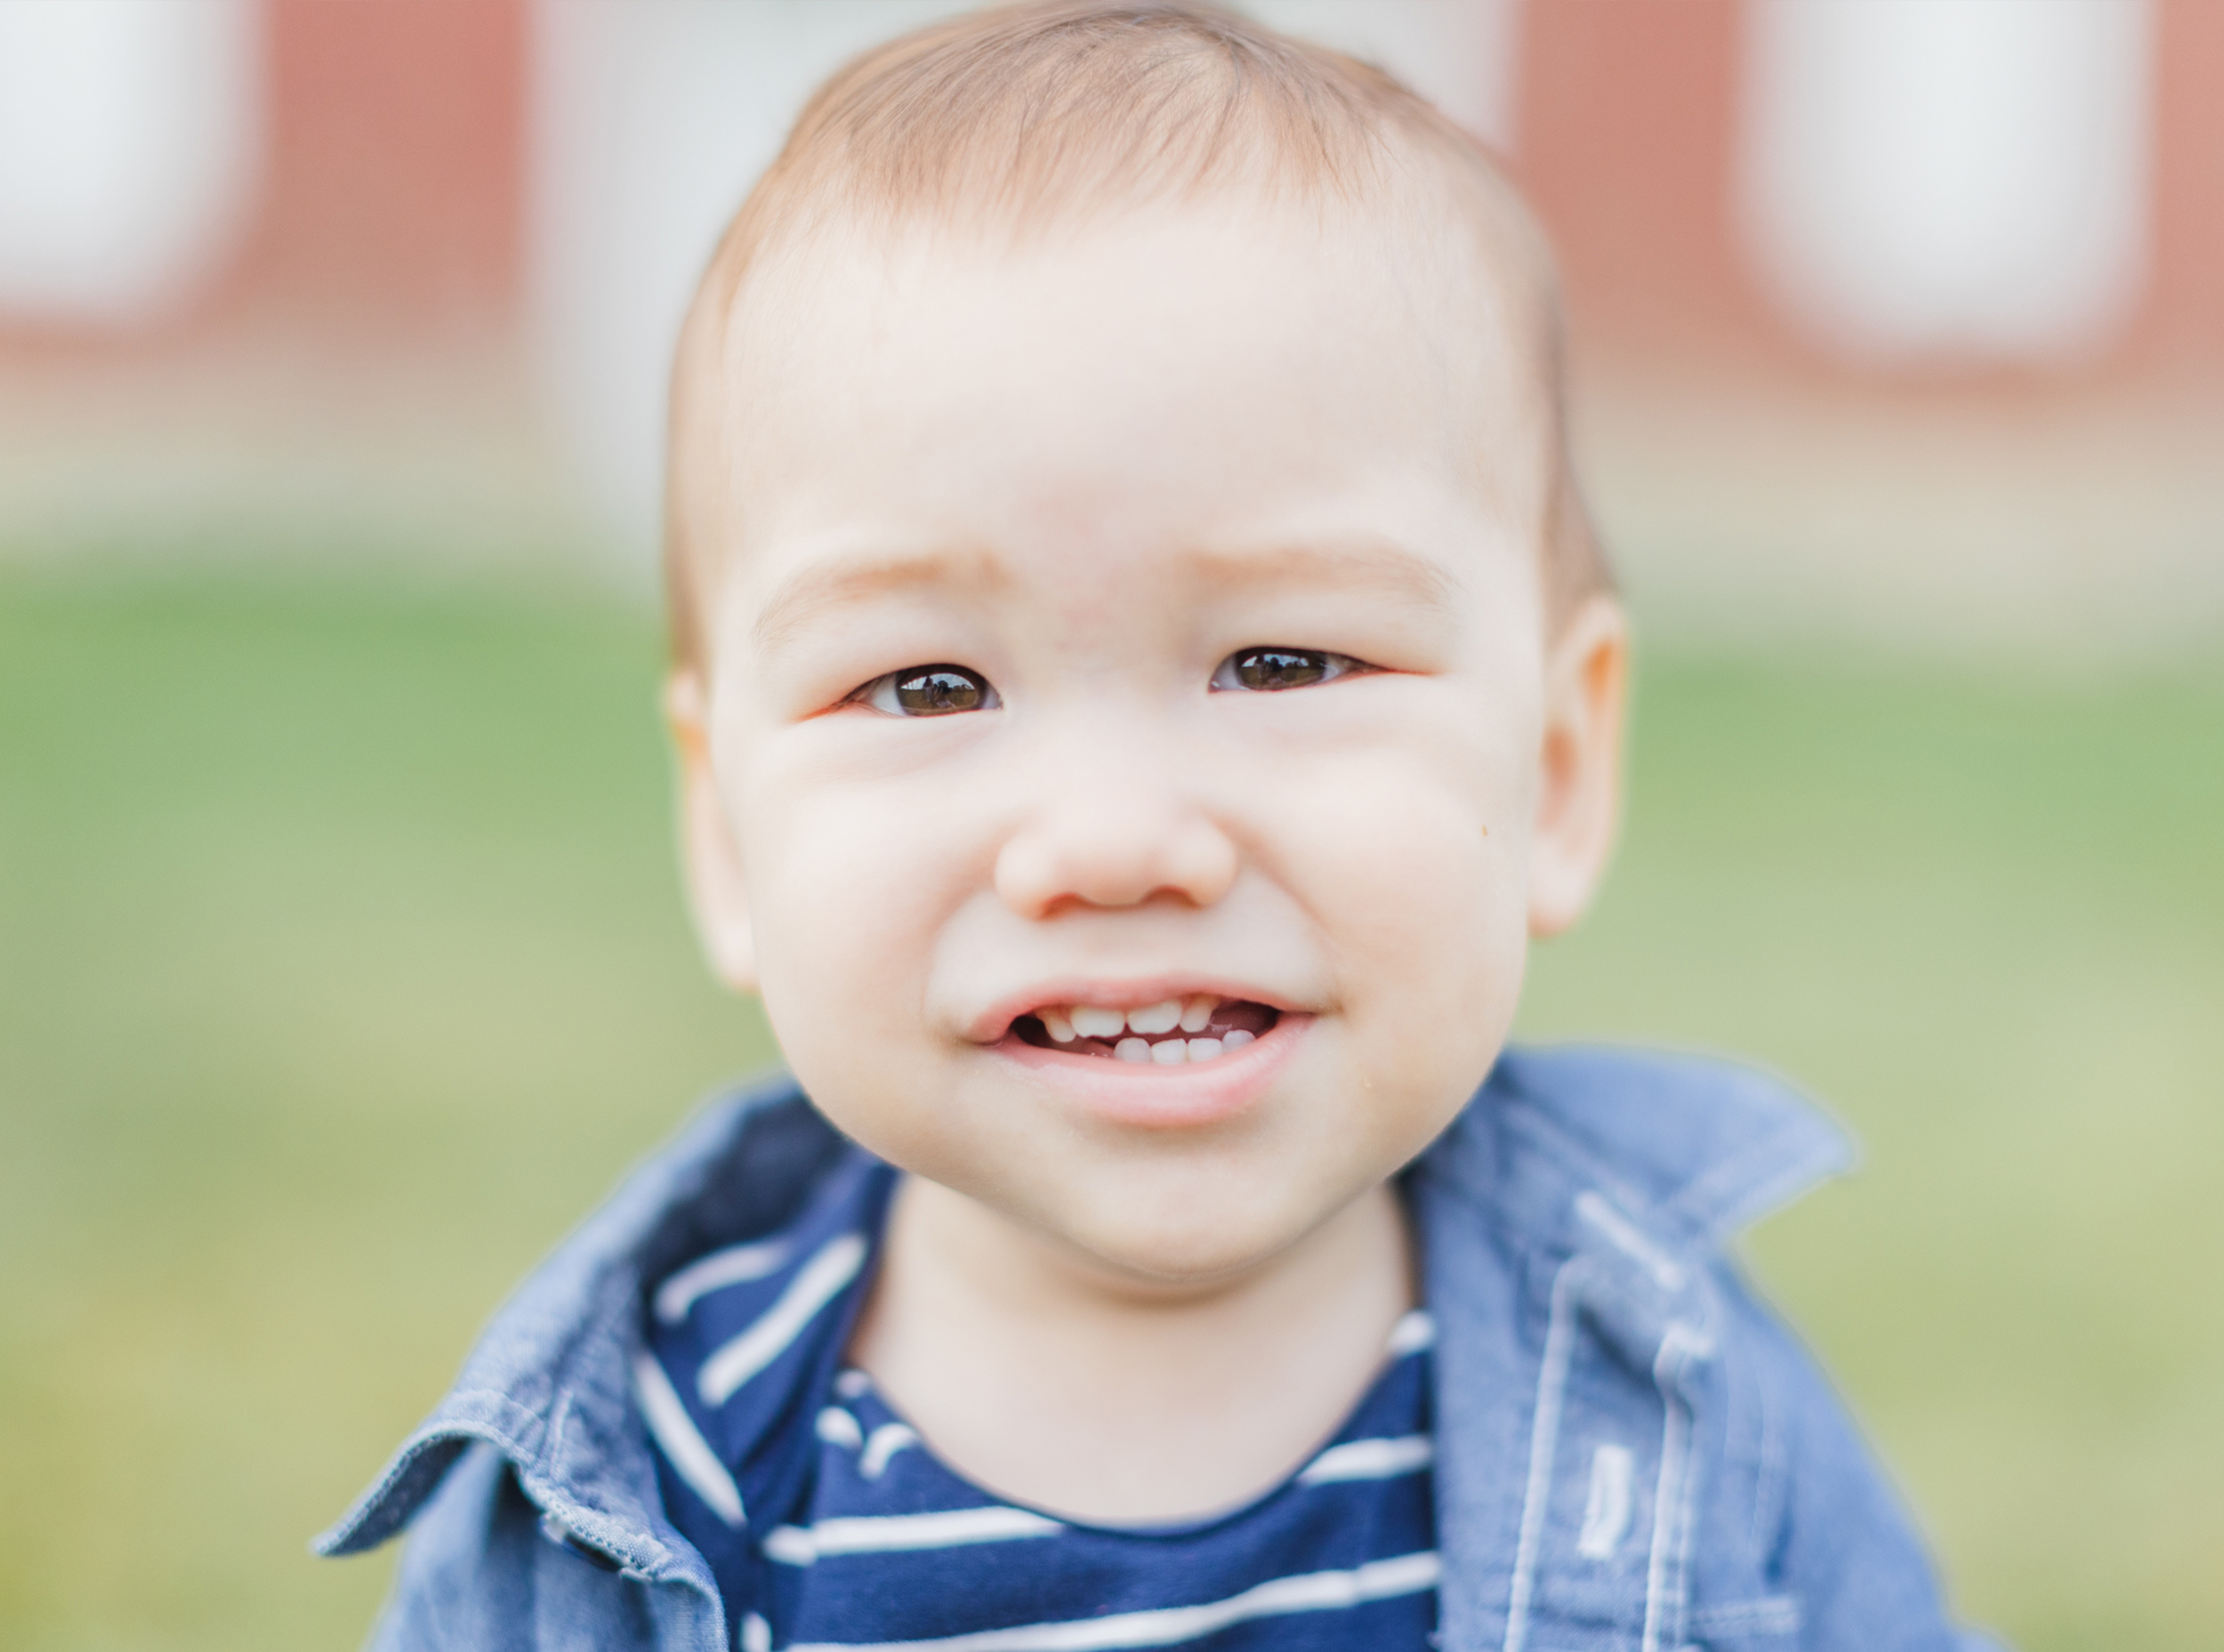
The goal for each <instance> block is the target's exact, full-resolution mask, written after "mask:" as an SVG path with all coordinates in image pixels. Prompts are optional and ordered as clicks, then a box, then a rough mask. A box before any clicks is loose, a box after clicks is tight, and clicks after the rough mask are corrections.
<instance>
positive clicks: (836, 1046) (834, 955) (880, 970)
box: [737, 765, 969, 1145]
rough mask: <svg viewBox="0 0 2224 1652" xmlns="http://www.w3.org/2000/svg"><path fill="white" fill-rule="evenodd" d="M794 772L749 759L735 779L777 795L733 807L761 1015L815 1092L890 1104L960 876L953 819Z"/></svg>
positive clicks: (826, 1099)
mask: <svg viewBox="0 0 2224 1652" xmlns="http://www.w3.org/2000/svg"><path fill="white" fill-rule="evenodd" d="M796 780H797V777H794V776H788V775H783V774H781V773H780V772H779V771H778V769H777V768H776V767H774V766H772V765H759V766H758V767H757V768H756V769H755V770H753V771H752V772H750V773H749V774H748V775H747V778H746V781H745V790H746V791H747V792H753V794H754V795H755V796H756V797H757V798H759V799H761V800H770V799H781V800H785V801H783V802H781V803H780V804H779V805H778V806H766V807H761V808H757V809H753V810H749V809H744V810H737V818H739V819H740V820H742V821H743V822H744V823H745V824H744V828H743V832H742V834H741V838H742V854H743V863H744V866H745V868H746V869H747V878H748V882H749V913H750V922H751V929H752V931H753V940H754V943H755V947H756V953H757V968H758V977H759V981H760V991H761V995H762V997H763V1000H764V1006H765V1013H766V1017H767V1019H770V1022H771V1024H772V1029H773V1032H774V1035H775V1036H777V1037H778V1040H779V1044H780V1050H781V1053H782V1054H783V1055H784V1056H785V1057H786V1060H787V1062H788V1064H789V1066H790V1067H791V1068H793V1069H794V1072H795V1075H796V1076H797V1078H798V1079H800V1080H801V1081H802V1084H803V1085H804V1088H805V1089H806V1090H807V1091H809V1092H810V1093H811V1094H812V1096H813V1097H814V1098H817V1099H819V1100H821V1101H822V1102H823V1103H825V1104H826V1105H827V1106H829V1108H837V1109H838V1108H840V1107H841V1104H842V1100H843V1099H844V1098H848V1097H854V1096H858V1095H879V1096H882V1097H884V1098H887V1101H886V1103H885V1105H890V1106H893V1107H895V1108H898V1109H900V1108H902V1107H904V1106H905V1105H907V1099H908V1098H913V1097H916V1096H918V1095H920V1094H921V1092H922V1091H923V1089H924V1088H925V1086H924V1085H923V1084H922V1083H921V1081H922V1079H923V1078H925V1077H926V1074H925V1073H923V1071H922V1068H921V1063H922V1062H923V1060H926V1059H928V1058H929V1057H930V1055H931V1053H932V1052H931V1049H930V1044H931V1041H930V1040H929V1039H928V1038H927V1037H926V1036H925V1027H924V1023H923V1014H922V1003H923V998H924V995H925V986H926V980H925V961H926V960H927V959H928V958H930V957H931V955H932V953H933V950H934V934H935V931H936V930H937V929H938V927H939V923H941V921H942V919H943V917H944V915H945V914H946V913H947V908H948V906H949V904H950V901H951V900H952V899H954V898H955V897H954V891H955V890H958V889H961V888H962V887H963V884H964V882H965V881H966V878H967V875H968V866H969V862H968V859H967V857H966V855H965V852H964V842H965V841H966V835H967V834H966V833H965V831H964V823H963V821H962V820H961V819H959V818H955V816H954V814H953V815H952V816H951V817H949V818H931V816H932V813H933V811H930V814H929V816H928V817H923V816H922V814H921V812H920V811H918V810H915V809H912V808H907V807H906V806H905V803H904V800H902V799H900V798H897V797H886V796H882V795H880V792H881V791H882V790H883V789H884V788H878V787H874V786H839V785H837V786H801V785H798V784H796ZM906 1079H907V1082H906ZM837 1122H838V1123H843V1124H847V1123H848V1121H846V1120H842V1119H840V1118H837ZM890 1122H891V1123H893V1122H895V1121H893V1120H891V1121H890ZM868 1145H871V1143H870V1141H869V1140H868Z"/></svg>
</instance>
